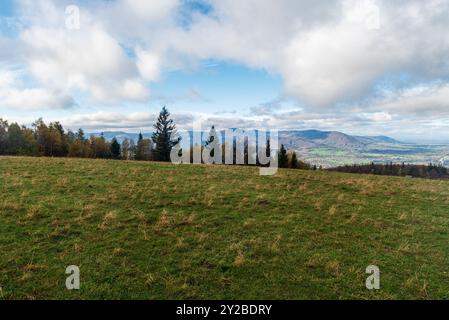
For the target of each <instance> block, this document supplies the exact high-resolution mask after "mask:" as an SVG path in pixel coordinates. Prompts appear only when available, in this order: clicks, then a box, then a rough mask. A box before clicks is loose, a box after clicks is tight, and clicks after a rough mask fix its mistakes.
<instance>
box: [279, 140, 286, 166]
mask: <svg viewBox="0 0 449 320" xmlns="http://www.w3.org/2000/svg"><path fill="white" fill-rule="evenodd" d="M278 163H279V168H287V167H288V155H287V150H286V149H285V147H284V145H283V144H282V145H281V150H279V161H278Z"/></svg>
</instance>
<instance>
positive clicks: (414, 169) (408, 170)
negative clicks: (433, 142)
mask: <svg viewBox="0 0 449 320" xmlns="http://www.w3.org/2000/svg"><path fill="white" fill-rule="evenodd" d="M328 170H329V171H338V172H346V173H361V174H375V175H383V176H401V177H407V176H408V177H414V178H426V179H445V178H446V179H447V178H449V172H448V169H447V168H446V167H444V166H442V165H435V164H433V163H429V164H428V165H413V164H405V163H401V164H394V163H392V162H390V163H387V164H375V163H373V162H372V163H371V164H361V165H357V164H355V165H352V166H349V165H347V166H340V167H336V168H330V169H328Z"/></svg>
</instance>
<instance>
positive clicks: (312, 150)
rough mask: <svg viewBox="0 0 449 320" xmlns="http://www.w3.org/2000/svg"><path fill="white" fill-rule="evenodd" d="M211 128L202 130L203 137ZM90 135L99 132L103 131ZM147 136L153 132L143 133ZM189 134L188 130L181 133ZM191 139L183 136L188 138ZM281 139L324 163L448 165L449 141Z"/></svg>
mask: <svg viewBox="0 0 449 320" xmlns="http://www.w3.org/2000/svg"><path fill="white" fill-rule="evenodd" d="M102 134H103V136H104V137H105V139H106V140H108V141H110V140H112V139H113V138H116V139H117V140H118V141H119V142H120V143H121V142H122V141H123V140H124V139H129V140H131V139H132V140H134V142H137V140H138V138H139V134H138V133H127V132H122V131H109V132H103V133H102ZM207 134H208V132H204V133H203V139H205V138H206V137H207ZM89 135H94V136H100V135H101V133H91V134H89ZM143 136H144V138H145V139H148V138H151V133H144V134H143ZM181 136H182V137H184V138H186V137H187V136H188V133H187V132H184V133H181ZM187 140H188V139H184V141H187ZM279 142H280V143H281V144H283V145H285V147H286V148H287V149H288V150H295V151H296V152H297V153H298V155H299V157H300V158H301V159H303V160H305V161H307V162H309V163H312V164H317V165H322V166H324V167H331V166H339V165H345V164H354V163H367V162H376V163H385V162H390V161H392V162H396V163H400V162H406V163H410V164H428V163H429V162H432V163H441V164H444V165H449V163H448V160H447V159H448V158H449V145H419V144H413V143H403V142H401V141H397V140H395V139H393V138H390V137H387V136H353V135H348V134H345V133H342V132H338V131H320V130H284V131H280V132H279Z"/></svg>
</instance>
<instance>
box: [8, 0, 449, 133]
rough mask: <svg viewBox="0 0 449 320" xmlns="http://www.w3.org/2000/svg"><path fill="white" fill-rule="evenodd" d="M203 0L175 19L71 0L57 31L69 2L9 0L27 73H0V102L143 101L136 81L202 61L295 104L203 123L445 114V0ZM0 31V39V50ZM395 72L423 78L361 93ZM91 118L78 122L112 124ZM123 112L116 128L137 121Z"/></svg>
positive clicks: (147, 81)
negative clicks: (262, 78)
mask: <svg viewBox="0 0 449 320" xmlns="http://www.w3.org/2000/svg"><path fill="white" fill-rule="evenodd" d="M206 2H207V3H208V4H209V5H210V6H211V7H212V9H211V12H210V14H208V15H205V14H201V13H199V12H190V13H188V14H190V19H188V22H187V23H186V22H185V21H183V22H182V23H180V12H181V11H182V10H185V8H184V4H185V2H183V1H178V0H161V1H156V0H153V1H151V2H148V1H145V0H116V1H108V2H105V1H97V2H93V4H92V2H82V3H83V5H82V6H81V19H82V20H81V29H80V30H68V29H66V28H65V24H64V22H65V21H64V19H65V16H64V14H65V10H64V5H65V4H68V3H69V1H63V2H59V1H52V0H42V1H39V2H38V3H36V2H35V1H31V0H20V3H21V8H22V11H21V12H22V16H21V17H20V19H21V21H23V27H22V28H23V29H22V30H21V35H20V38H19V39H18V42H20V46H17V48H19V47H20V49H16V48H14V50H19V52H17V54H16V56H18V57H23V59H22V62H23V63H24V65H25V66H26V67H27V68H28V70H29V73H30V74H29V75H30V76H31V77H32V78H33V80H34V81H32V84H30V85H29V86H25V85H24V84H23V83H21V84H18V83H16V82H15V80H14V81H13V84H11V79H8V78H7V77H6V76H2V75H0V87H2V86H1V84H2V83H5V84H7V85H6V87H8V88H9V90H8V91H6V90H5V89H3V90H2V89H0V98H1V99H2V100H1V101H0V103H2V106H8V107H14V108H17V107H19V106H21V108H26V107H29V106H32V108H40V107H42V108H43V107H44V106H45V107H46V108H63V107H66V106H68V105H71V104H73V102H71V101H72V99H71V98H69V97H70V96H71V95H72V96H76V95H77V94H79V92H81V94H82V95H83V96H84V95H85V96H87V97H88V100H87V101H84V102H85V103H87V104H88V105H89V106H91V105H98V104H113V103H114V104H115V103H118V104H121V102H122V101H145V100H146V99H148V97H149V94H150V93H149V89H148V87H150V88H151V83H152V82H155V81H159V80H160V79H161V78H163V75H164V73H166V72H168V71H171V70H174V69H177V68H188V69H192V68H194V67H195V66H197V65H198V63H199V62H200V61H201V60H205V59H214V60H225V61H232V62H237V63H240V64H243V65H245V66H248V67H251V68H261V69H265V70H267V71H269V72H271V73H274V74H278V75H280V76H281V77H282V79H283V82H284V90H285V93H286V94H287V95H289V96H292V97H294V98H296V99H297V100H299V101H300V102H302V104H300V105H301V106H304V109H303V110H301V112H300V113H296V114H294V113H289V112H275V114H273V112H272V111H273V110H272V109H273V108H271V109H270V108H266V107H265V108H264V109H261V108H259V109H258V110H256V109H254V111H258V112H259V113H260V114H259V116H258V117H242V120H241V121H240V122H238V123H235V122H236V121H237V120H236V119H235V118H236V117H235V116H234V117H221V118H218V117H209V119H210V120H211V121H212V122H213V121H217V122H218V121H222V122H223V123H228V124H229V125H231V126H236V125H238V124H239V123H240V124H242V125H243V124H245V123H246V124H247V125H249V126H252V125H266V124H268V125H271V126H279V127H290V128H292V127H295V126H296V127H299V126H309V127H312V126H316V127H320V128H322V127H325V126H327V127H332V126H342V127H345V126H347V125H348V123H360V121H364V123H370V124H371V125H373V126H375V125H379V126H380V125H381V124H382V123H386V122H387V123H389V125H390V126H391V127H392V128H393V127H394V124H393V123H398V122H397V121H398V115H401V116H402V117H403V118H404V119H405V118H407V117H412V116H424V115H425V116H426V117H432V118H436V117H438V115H448V112H447V111H448V108H447V101H448V98H449V89H448V85H447V84H445V83H444V82H441V83H438V84H437V85H435V84H434V82H432V83H431V84H429V81H430V80H432V81H433V80H436V79H445V78H446V79H447V77H448V76H449V62H448V59H447V57H448V56H449V37H447V30H448V29H449V19H447V17H448V16H449V3H448V1H446V0H428V1H421V0H409V1H394V2H393V1H388V0H377V1H376V0H341V1H331V2H330V1H328V0H278V1H272V0H245V1H235V0H215V1H209V0H206ZM184 13H185V12H184ZM5 41H6V40H1V39H0V48H3V45H2V43H6V42H5ZM8 43H9V42H8ZM14 47H15V46H14ZM2 56H3V54H2V53H0V59H1V57H2ZM10 56H11V55H8V57H10ZM7 59H10V58H7ZM395 74H408V75H411V76H412V77H413V79H415V80H417V81H418V82H421V83H423V84H421V85H418V86H415V87H412V88H406V89H402V90H399V89H397V88H396V83H395V82H394V81H392V82H391V83H389V85H390V86H391V87H392V89H391V90H390V95H386V96H383V97H381V98H377V99H374V98H372V94H373V90H374V89H375V88H376V84H377V83H378V82H379V80H381V79H383V78H385V77H386V76H390V75H395ZM197 93H198V92H197V91H195V90H192V92H191V98H192V99H198V98H200V95H199V94H197ZM206 95H207V93H206ZM172 98H173V97H172ZM21 99H22V101H20V100H21ZM361 101H362V102H361ZM366 101H368V103H366ZM348 105H350V106H353V105H357V106H359V107H358V108H353V109H350V108H348V107H347V106H348ZM319 108H321V109H320V110H319ZM275 111H279V110H277V109H276V110H275ZM282 111H285V110H282ZM344 112H347V113H349V114H344ZM102 116H104V114H100V115H97V118H96V119H90V118H82V119H79V121H81V120H83V119H84V120H85V121H86V123H91V124H92V123H94V124H96V125H100V122H101V121H105V122H106V123H110V124H111V125H120V123H117V122H113V121H112V119H109V120H108V119H107V118H104V117H103V118H102ZM115 116H116V118H120V117H122V118H123V115H115ZM187 118H188V117H185V118H183V119H187ZM123 119H124V120H126V121H128V122H123V123H122V124H124V125H125V126H128V125H131V124H132V123H134V124H136V121H137V120H139V119H137V120H136V121H134V120H133V119H131V118H128V117H124V118H123ZM410 119H411V118H407V119H405V120H404V121H409V120H410ZM146 120H148V119H146ZM95 121H97V122H95ZM108 121H109V122H108ZM133 121H134V122H133ZM232 121H234V123H235V124H234V125H232ZM357 121H358V122H357Z"/></svg>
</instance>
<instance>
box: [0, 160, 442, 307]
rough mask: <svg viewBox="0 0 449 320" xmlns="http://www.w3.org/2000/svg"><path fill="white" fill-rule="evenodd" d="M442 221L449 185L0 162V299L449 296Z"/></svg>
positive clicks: (236, 170)
mask: <svg viewBox="0 0 449 320" xmlns="http://www.w3.org/2000/svg"><path fill="white" fill-rule="evenodd" d="M448 213H449V182H448V181H429V180H419V179H416V180H415V179H407V178H397V177H378V176H363V175H348V174H341V173H330V172H313V171H300V170H280V171H279V173H278V174H277V175H276V176H273V177H261V176H259V175H258V170H257V169H256V168H248V167H226V166H193V165H183V166H175V165H171V164H158V163H140V162H120V161H101V160H76V159H44V158H0V249H1V250H0V287H1V290H0V298H3V299H205V298H207V299H237V298H238V299H354V298H355V299H414V298H416V299H430V298H436V299H448V298H449V269H448V266H449V256H448V252H449V233H448V230H449V219H448V218H449V216H448ZM371 264H374V265H377V266H379V267H380V270H381V289H380V290H376V291H369V290H367V289H366V288H365V279H366V277H367V275H366V274H365V268H366V267H367V266H368V265H371ZM69 265H78V266H79V267H80V269H81V290H79V291H68V290H67V289H66V288H65V279H66V277H67V275H66V274H65V268H66V267H67V266H69Z"/></svg>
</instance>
